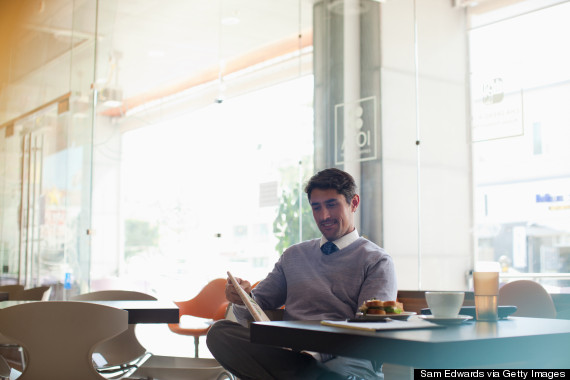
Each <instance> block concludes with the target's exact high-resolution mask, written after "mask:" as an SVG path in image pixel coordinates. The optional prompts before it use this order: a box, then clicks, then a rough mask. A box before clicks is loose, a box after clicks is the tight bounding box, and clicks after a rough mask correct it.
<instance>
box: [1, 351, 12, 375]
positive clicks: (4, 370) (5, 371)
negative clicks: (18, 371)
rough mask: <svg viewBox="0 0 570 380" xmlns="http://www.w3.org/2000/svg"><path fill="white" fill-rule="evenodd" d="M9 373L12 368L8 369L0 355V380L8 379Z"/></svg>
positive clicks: (6, 363)
mask: <svg viewBox="0 0 570 380" xmlns="http://www.w3.org/2000/svg"><path fill="white" fill-rule="evenodd" d="M11 373H12V368H10V366H9V365H8V362H7V361H6V359H4V356H2V355H0V379H9V378H10V374H11Z"/></svg>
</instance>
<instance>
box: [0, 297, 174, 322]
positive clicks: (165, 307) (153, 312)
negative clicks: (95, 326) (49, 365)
mask: <svg viewBox="0 0 570 380" xmlns="http://www.w3.org/2000/svg"><path fill="white" fill-rule="evenodd" d="M28 302H50V301H2V302H0V309H3V308H7V307H10V306H14V305H18V304H21V303H28ZM75 302H89V303H96V304H99V305H106V306H111V307H115V308H118V309H122V310H126V311H127V312H128V313H129V323H132V324H134V323H178V321H179V309H178V306H176V304H175V303H174V302H172V301H164V300H140V301H75Z"/></svg>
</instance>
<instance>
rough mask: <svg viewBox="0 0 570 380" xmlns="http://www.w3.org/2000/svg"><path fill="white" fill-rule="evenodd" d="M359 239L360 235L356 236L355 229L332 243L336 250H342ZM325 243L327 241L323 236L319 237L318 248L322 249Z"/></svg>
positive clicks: (356, 231)
mask: <svg viewBox="0 0 570 380" xmlns="http://www.w3.org/2000/svg"><path fill="white" fill-rule="evenodd" d="M359 237H360V235H359V234H358V230H357V229H356V228H355V229H354V230H353V231H352V232H349V233H347V234H346V235H344V236H343V237H341V238H340V239H336V240H335V241H333V243H334V244H335V245H336V246H337V247H338V249H343V248H346V247H348V246H349V245H351V244H352V243H354V242H355V241H356V240H357V239H358V238H359ZM327 241H328V240H327V239H326V238H325V237H324V236H321V244H320V246H321V247H322V246H323V244H325V243H326V242H327Z"/></svg>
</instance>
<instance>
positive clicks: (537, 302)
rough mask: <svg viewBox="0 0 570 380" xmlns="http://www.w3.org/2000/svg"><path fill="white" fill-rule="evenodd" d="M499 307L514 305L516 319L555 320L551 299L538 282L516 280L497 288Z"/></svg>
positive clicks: (554, 309)
mask: <svg viewBox="0 0 570 380" xmlns="http://www.w3.org/2000/svg"><path fill="white" fill-rule="evenodd" d="M498 303H499V305H514V306H516V307H517V311H516V312H514V313H513V314H512V315H513V316H517V317H533V318H556V307H555V306H554V302H553V301H552V297H551V296H550V294H548V292H547V291H546V289H544V287H543V286H542V285H540V284H539V283H538V282H535V281H530V280H516V281H512V282H508V283H506V284H505V285H503V286H501V288H499V297H498Z"/></svg>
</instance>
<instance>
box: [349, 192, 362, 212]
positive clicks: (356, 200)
mask: <svg viewBox="0 0 570 380" xmlns="http://www.w3.org/2000/svg"><path fill="white" fill-rule="evenodd" d="M359 204H360V197H359V196H358V194H354V197H352V200H351V201H350V211H352V212H356V209H357V208H358V205H359Z"/></svg>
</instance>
